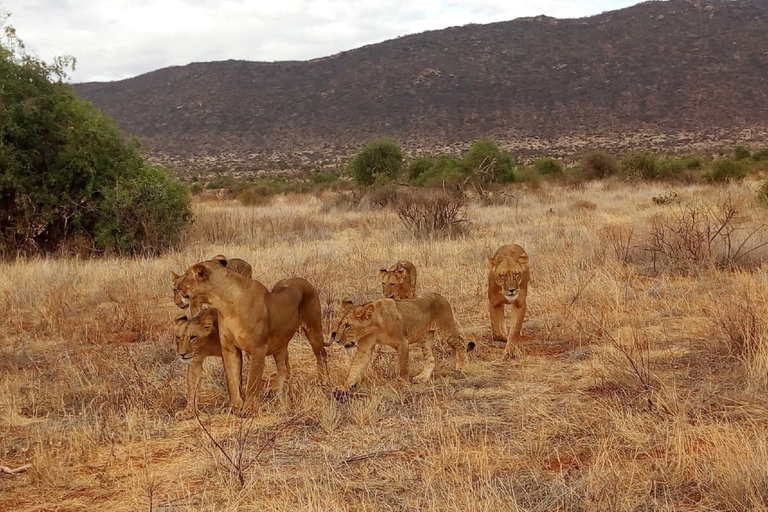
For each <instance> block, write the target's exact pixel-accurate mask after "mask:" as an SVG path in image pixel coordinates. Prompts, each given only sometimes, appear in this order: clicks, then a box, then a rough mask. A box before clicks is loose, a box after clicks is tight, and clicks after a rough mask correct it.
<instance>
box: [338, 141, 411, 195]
mask: <svg viewBox="0 0 768 512" xmlns="http://www.w3.org/2000/svg"><path fill="white" fill-rule="evenodd" d="M402 167H403V152H402V151H401V150H400V146H399V145H398V144H397V142H395V141H394V140H392V139H386V138H384V139H376V140H372V141H370V142H368V143H367V144H365V146H363V148H362V149H361V150H360V151H358V152H357V154H355V155H354V156H353V157H352V158H351V159H350V161H349V173H350V174H351V175H352V177H353V178H354V180H355V181H356V182H357V183H358V185H363V186H370V185H373V184H374V183H377V182H378V183H385V182H388V181H394V180H396V179H397V177H398V176H399V175H400V170H401V169H402Z"/></svg>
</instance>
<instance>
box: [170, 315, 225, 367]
mask: <svg viewBox="0 0 768 512" xmlns="http://www.w3.org/2000/svg"><path fill="white" fill-rule="evenodd" d="M216 316H217V315H216V310H215V309H206V310H204V311H203V312H202V313H200V314H199V315H197V316H196V317H194V318H192V319H188V318H187V317H186V316H180V317H178V318H177V319H176V320H174V322H175V323H176V336H175V339H176V353H177V354H178V355H179V357H180V358H181V360H182V361H184V362H185V363H189V362H190V361H191V360H192V359H193V358H194V357H195V356H196V355H197V352H198V350H200V347H202V346H203V344H204V343H205V341H207V339H208V337H209V336H211V335H212V334H214V332H215V331H216Z"/></svg>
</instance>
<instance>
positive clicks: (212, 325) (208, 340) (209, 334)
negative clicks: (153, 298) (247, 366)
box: [174, 308, 242, 420]
mask: <svg viewBox="0 0 768 512" xmlns="http://www.w3.org/2000/svg"><path fill="white" fill-rule="evenodd" d="M174 323H175V324H176V336H175V338H176V353H177V354H178V355H179V357H180V358H181V360H182V361H184V362H185V363H186V364H188V365H189V366H187V406H186V407H185V408H184V409H183V410H181V411H179V412H177V413H176V419H178V420H187V419H189V418H192V417H193V416H194V415H195V394H196V393H197V385H198V383H199V382H200V376H201V375H202V373H203V361H204V360H205V358H206V357H221V342H220V341H219V328H218V312H217V311H216V310H215V309H213V308H209V309H204V310H203V311H202V312H201V313H200V314H199V315H197V316H196V317H193V318H192V319H189V318H187V317H186V316H180V317H178V318H176V319H175V320H174ZM239 356H240V361H241V363H240V364H241V365H242V354H239Z"/></svg>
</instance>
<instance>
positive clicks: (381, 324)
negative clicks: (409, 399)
mask: <svg viewBox="0 0 768 512" xmlns="http://www.w3.org/2000/svg"><path fill="white" fill-rule="evenodd" d="M342 306H343V312H342V314H341V319H340V320H339V323H338V326H337V327H336V330H335V331H334V332H333V333H331V338H330V340H329V341H328V342H327V343H326V345H327V346H328V345H331V344H333V343H334V342H336V343H342V344H343V345H344V346H345V347H352V346H355V345H357V351H356V352H355V357H354V360H353V361H352V366H351V367H350V369H349V376H348V377H347V382H346V385H345V387H344V388H341V389H340V391H349V390H350V389H351V388H353V387H354V386H355V385H357V383H358V382H359V381H360V378H361V376H362V374H363V372H364V371H365V369H366V368H367V366H368V364H369V363H370V362H371V355H372V354H373V347H374V346H375V345H376V344H378V343H380V344H382V345H387V346H389V347H392V348H394V349H395V350H397V361H398V369H399V373H400V378H402V379H405V380H407V379H408V376H409V374H408V349H409V347H408V346H409V344H411V343H418V344H419V345H421V350H422V353H423V354H424V369H423V370H422V372H421V373H419V374H418V375H416V376H415V377H414V378H413V380H414V382H427V381H428V380H429V379H430V378H431V377H432V372H433V371H434V369H435V355H434V352H433V350H432V347H433V344H434V336H435V332H436V331H437V332H440V334H441V335H442V336H443V337H444V338H445V339H446V341H447V342H448V344H449V345H450V346H451V347H453V349H454V350H455V351H456V368H457V369H458V370H462V371H463V370H464V368H465V367H466V365H467V362H468V361H467V352H469V351H471V350H472V349H474V348H475V344H474V342H469V343H468V344H466V345H464V344H463V343H462V341H461V335H460V334H459V328H458V326H457V325H456V320H455V318H454V317H453V311H452V310H451V305H450V304H449V303H448V301H447V300H445V298H444V297H442V296H441V295H438V294H437V293H425V294H423V295H420V296H419V297H416V298H414V299H401V300H397V301H396V300H394V299H378V300H375V301H373V302H369V303H367V304H362V305H359V306H357V305H355V304H353V303H352V302H351V301H349V300H345V301H344V302H343V303H342Z"/></svg>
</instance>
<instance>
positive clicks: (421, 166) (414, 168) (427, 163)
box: [408, 156, 435, 181]
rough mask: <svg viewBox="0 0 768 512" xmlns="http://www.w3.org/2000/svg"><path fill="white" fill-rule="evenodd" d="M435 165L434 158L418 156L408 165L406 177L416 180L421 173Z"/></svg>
mask: <svg viewBox="0 0 768 512" xmlns="http://www.w3.org/2000/svg"><path fill="white" fill-rule="evenodd" d="M434 165H435V160H434V159H432V158H429V157H426V156H420V157H419V158H417V159H416V160H414V161H413V162H411V163H410V164H409V165H408V179H409V180H410V181H416V180H418V179H419V178H420V177H421V175H422V174H424V173H425V172H427V171H429V170H430V169H431V168H432V167H433V166H434Z"/></svg>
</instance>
